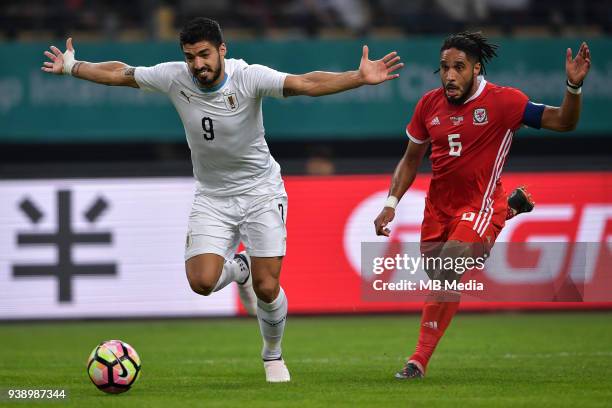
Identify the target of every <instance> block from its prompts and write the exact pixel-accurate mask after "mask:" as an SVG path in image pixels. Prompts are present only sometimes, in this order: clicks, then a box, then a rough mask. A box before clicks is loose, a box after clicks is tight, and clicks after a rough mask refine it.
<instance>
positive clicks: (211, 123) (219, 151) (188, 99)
mask: <svg viewBox="0 0 612 408" xmlns="http://www.w3.org/2000/svg"><path fill="white" fill-rule="evenodd" d="M286 76H287V74H285V73H281V72H278V71H275V70H273V69H271V68H268V67H265V66H263V65H249V64H247V63H246V62H244V61H243V60H236V59H226V60H225V79H224V81H223V82H222V83H221V84H220V85H219V86H217V87H216V88H215V89H211V90H202V88H200V87H198V85H197V84H196V82H195V81H196V80H195V79H194V78H193V76H192V75H191V72H190V71H189V68H188V67H187V64H186V63H185V62H166V63H162V64H158V65H155V66H152V67H137V68H136V71H135V74H134V77H135V79H136V82H137V83H138V85H139V86H140V88H143V89H148V90H155V91H159V92H163V93H165V94H167V95H168V97H169V98H170V100H171V101H172V103H173V104H174V107H175V108H176V110H177V112H178V114H179V116H180V117H181V120H182V122H183V126H184V128H185V134H186V135H187V143H188V145H189V148H190V149H191V161H192V163H193V174H194V176H195V178H196V180H197V181H198V184H199V185H198V190H199V191H201V192H202V193H203V194H206V195H211V196H230V195H238V194H242V193H245V192H246V191H248V190H250V189H252V188H254V187H256V186H258V185H259V184H261V183H262V182H264V181H266V180H267V181H271V180H272V181H273V180H274V179H277V180H278V182H279V183H280V182H281V178H280V166H279V165H278V163H277V162H276V161H275V160H274V158H272V156H271V155H270V150H269V149H268V144H267V143H266V140H265V138H264V135H265V131H264V126H263V116H262V110H261V102H262V98H263V97H264V96H273V97H277V98H282V96H283V85H284V82H285V77H286Z"/></svg>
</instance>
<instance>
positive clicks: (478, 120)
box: [474, 108, 489, 125]
mask: <svg viewBox="0 0 612 408" xmlns="http://www.w3.org/2000/svg"><path fill="white" fill-rule="evenodd" d="M488 122H489V118H488V117H487V110H486V109H485V108H476V109H474V124H475V125H486V124H487V123H488Z"/></svg>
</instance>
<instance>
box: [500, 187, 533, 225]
mask: <svg viewBox="0 0 612 408" xmlns="http://www.w3.org/2000/svg"><path fill="white" fill-rule="evenodd" d="M534 206H535V201H533V197H531V193H530V192H529V191H527V187H526V186H520V187H517V188H516V189H514V191H513V192H512V193H511V194H510V195H509V196H508V213H507V214H506V220H509V219H511V218H514V217H515V216H517V215H519V214H521V213H525V212H531V210H533V207H534Z"/></svg>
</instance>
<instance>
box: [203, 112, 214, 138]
mask: <svg viewBox="0 0 612 408" xmlns="http://www.w3.org/2000/svg"><path fill="white" fill-rule="evenodd" d="M202 129H203V130H204V135H203V136H204V139H205V140H213V139H214V138H215V128H214V127H213V121H212V119H211V118H208V117H206V118H202Z"/></svg>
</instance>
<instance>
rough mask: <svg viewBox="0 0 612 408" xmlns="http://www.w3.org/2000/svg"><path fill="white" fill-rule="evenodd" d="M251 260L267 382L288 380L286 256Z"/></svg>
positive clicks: (253, 258) (289, 377)
mask: <svg viewBox="0 0 612 408" xmlns="http://www.w3.org/2000/svg"><path fill="white" fill-rule="evenodd" d="M251 262H252V264H251V268H252V274H253V289H254V290H255V293H256V294H257V319H258V320H259V328H260V330H261V336H262V337H263V348H262V351H261V357H262V359H263V361H264V370H265V372H266V381H268V382H287V381H290V380H291V376H290V375H289V370H288V369H287V366H286V365H285V361H284V360H283V355H282V348H281V342H282V340H283V333H284V331H285V322H286V319H287V297H286V296H285V292H284V291H283V288H281V287H280V282H279V278H280V271H281V266H282V262H283V257H281V256H279V257H265V258H264V257H252V258H251Z"/></svg>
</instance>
